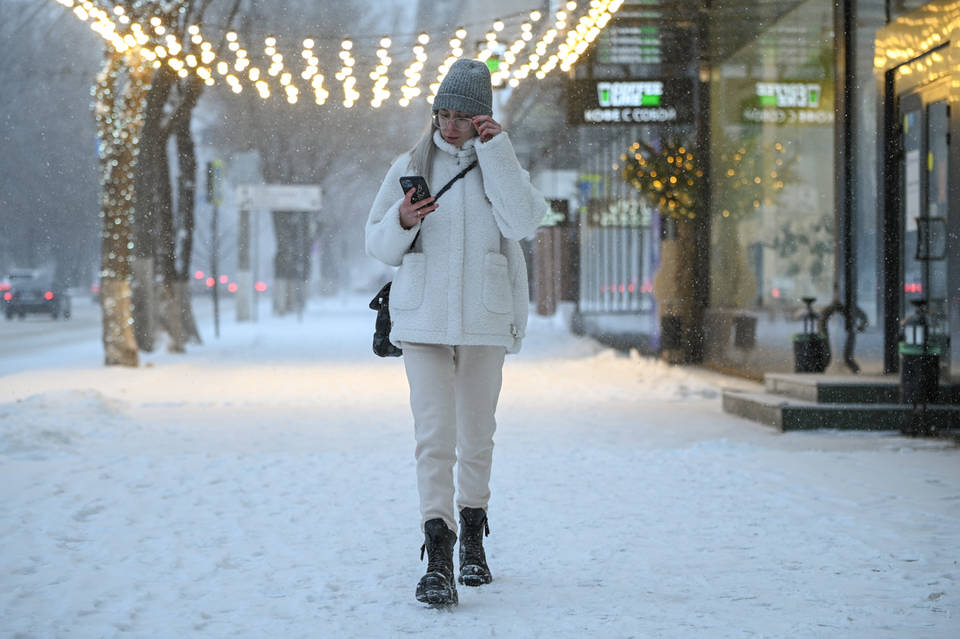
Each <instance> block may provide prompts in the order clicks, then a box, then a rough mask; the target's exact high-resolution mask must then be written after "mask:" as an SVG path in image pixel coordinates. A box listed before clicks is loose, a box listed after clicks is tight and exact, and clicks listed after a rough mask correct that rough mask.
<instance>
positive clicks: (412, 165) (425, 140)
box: [407, 119, 437, 184]
mask: <svg viewBox="0 0 960 639" xmlns="http://www.w3.org/2000/svg"><path fill="white" fill-rule="evenodd" d="M433 129H434V126H433V119H431V120H430V124H429V125H428V126H427V130H426V131H424V132H423V135H422V136H421V137H420V140H419V141H418V142H417V143H416V145H414V147H413V148H412V149H410V162H408V163H407V168H408V169H409V171H410V173H411V175H422V176H423V177H425V178H426V179H427V184H429V183H430V170H431V169H432V168H433V154H434V152H435V151H436V150H437V145H436V144H434V143H433Z"/></svg>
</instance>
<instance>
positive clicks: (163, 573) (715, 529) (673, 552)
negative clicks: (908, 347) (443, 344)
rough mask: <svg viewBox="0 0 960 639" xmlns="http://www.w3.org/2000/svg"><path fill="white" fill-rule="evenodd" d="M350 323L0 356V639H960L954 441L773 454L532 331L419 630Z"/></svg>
mask: <svg viewBox="0 0 960 639" xmlns="http://www.w3.org/2000/svg"><path fill="white" fill-rule="evenodd" d="M365 302H366V300H365V299H353V298H351V299H336V300H329V301H326V302H325V303H317V304H314V305H312V306H311V307H310V308H309V309H308V311H307V313H306V314H305V316H304V318H303V321H302V322H298V321H297V319H296V318H281V319H277V318H268V317H267V313H261V316H260V317H261V318H266V319H262V321H260V322H258V323H255V324H253V323H248V324H243V325H239V324H236V323H234V322H233V321H232V319H231V318H232V315H231V314H229V313H225V317H224V321H223V325H222V327H221V338H220V339H219V340H216V339H214V338H213V337H212V331H210V330H209V326H208V324H209V322H208V318H204V319H203V325H202V326H201V328H202V330H203V331H204V334H205V337H206V344H205V345H203V346H194V347H192V348H191V349H190V353H189V354H188V355H186V356H174V355H168V354H165V353H157V354H152V355H148V356H146V357H145V358H144V360H145V364H143V365H142V366H141V367H140V368H139V369H136V370H129V369H120V368H104V367H102V366H101V365H100V362H101V359H102V353H101V350H100V346H99V344H98V341H97V338H96V337H95V336H92V337H90V338H89V339H86V340H84V341H82V342H81V343H79V344H75V345H72V346H67V345H63V344H54V345H52V346H50V347H49V348H46V349H43V348H39V347H38V348H37V350H36V351H35V352H32V353H29V354H28V353H24V352H23V351H20V352H19V354H18V355H16V357H9V358H7V359H6V360H5V361H4V356H3V355H0V476H2V478H3V479H2V482H0V636H2V637H37V638H59V637H72V638H100V637H150V638H159V637H231V638H233V637H257V638H260V637H282V638H293V637H364V638H366V637H404V636H415V637H420V636H424V637H426V636H430V637H434V636H436V637H544V638H550V639H554V638H563V637H576V638H583V637H671V638H672V637H697V638H702V637H791V638H802V637H831V638H832V637H863V638H876V637H896V638H904V637H909V638H927V637H930V638H940V637H942V638H948V637H949V638H956V637H960V564H958V561H960V450H958V449H957V448H956V447H955V446H953V445H951V444H949V443H945V442H936V441H930V440H920V439H908V438H904V437H900V436H898V435H897V434H896V433H837V432H813V433H789V434H781V433H778V432H776V431H774V430H772V429H769V428H766V427H763V426H759V425H757V424H754V423H751V422H747V421H743V420H740V419H738V418H735V417H732V416H729V415H725V414H724V413H723V412H722V411H721V408H720V394H719V389H720V388H721V387H722V386H723V385H746V382H742V381H739V380H735V379H732V378H724V377H721V376H719V375H716V374H713V373H709V372H705V371H702V370H697V369H683V368H671V367H667V366H665V365H663V364H661V363H659V362H657V361H653V360H647V359H642V358H638V357H636V356H633V357H624V356H619V355H617V354H615V353H613V352H611V351H609V350H605V349H603V348H601V347H599V346H598V345H597V344H596V343H594V342H593V341H591V340H589V339H583V338H578V337H575V336H571V335H569V334H567V333H566V332H565V331H564V330H563V328H562V326H560V323H559V322H558V321H556V320H554V319H545V318H536V317H533V318H531V329H530V332H531V335H530V337H529V338H528V340H527V343H526V346H525V349H524V352H523V353H521V354H520V355H518V356H511V357H509V358H508V360H507V365H506V368H505V375H504V390H503V394H502V399H501V404H500V410H499V413H498V422H499V430H498V435H497V448H496V452H495V462H494V471H493V484H494V485H493V502H492V503H491V507H490V525H491V529H492V533H491V535H490V537H488V538H487V548H488V556H489V558H490V563H491V569H492V570H493V573H494V577H495V581H494V582H493V583H492V584H490V585H489V586H486V587H484V588H480V589H468V588H463V587H461V589H460V602H461V603H460V606H459V607H458V608H456V609H454V610H451V611H442V610H433V609H426V608H423V607H422V606H421V605H420V604H418V603H417V602H416V601H415V600H414V596H413V594H414V586H415V584H416V582H417V580H418V578H419V577H420V575H421V574H422V571H423V566H424V565H423V564H422V563H421V562H420V560H419V550H420V544H421V542H422V538H421V535H420V532H419V525H418V524H419V522H418V510H417V500H416V487H415V481H414V467H413V436H412V425H411V417H410V412H409V408H408V406H407V391H406V381H405V379H404V373H403V368H402V363H401V361H400V360H395V359H392V360H380V359H377V358H375V357H374V356H373V355H372V354H371V353H370V350H369V342H370V333H371V330H372V327H373V312H372V311H369V310H367V309H366V307H365ZM2 328H3V327H0V329H2ZM10 330H12V329H10ZM3 335H4V332H3V330H0V339H2V338H3Z"/></svg>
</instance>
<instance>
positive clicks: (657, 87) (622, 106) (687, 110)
mask: <svg viewBox="0 0 960 639" xmlns="http://www.w3.org/2000/svg"><path fill="white" fill-rule="evenodd" d="M567 104H568V113H567V116H568V118H567V119H568V122H569V123H570V124H688V123H691V122H693V82H692V81H691V80H690V79H689V78H670V79H652V80H650V79H643V80H640V79H638V80H573V81H571V83H570V93H569V99H568V100H567Z"/></svg>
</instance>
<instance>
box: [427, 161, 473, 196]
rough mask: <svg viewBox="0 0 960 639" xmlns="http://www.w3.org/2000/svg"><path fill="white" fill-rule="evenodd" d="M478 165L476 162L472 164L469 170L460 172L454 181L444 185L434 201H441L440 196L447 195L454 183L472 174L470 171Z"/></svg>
mask: <svg viewBox="0 0 960 639" xmlns="http://www.w3.org/2000/svg"><path fill="white" fill-rule="evenodd" d="M476 165H477V161H476V160H474V161H473V162H471V163H470V166H468V167H467V168H465V169H464V170H462V171H460V172H459V173H457V174H456V175H455V176H453V179H452V180H450V181H449V182H447V183H446V184H444V185H443V188H442V189H440V190H439V191H438V192H437V194H436V195H434V196H433V199H434V201H436V200H439V199H440V196H441V195H443V194H444V193H446V192H447V189H449V188H450V187H451V186H453V183H454V182H456V181H457V180H459V179H460V178H462V177H463V176H464V175H466V174H467V173H469V172H470V169H472V168H473V167H475V166H476Z"/></svg>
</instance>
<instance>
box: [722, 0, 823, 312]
mask: <svg viewBox="0 0 960 639" xmlns="http://www.w3.org/2000/svg"><path fill="white" fill-rule="evenodd" d="M832 12H833V7H832V3H830V2H827V1H826V0H810V1H808V2H805V3H803V4H801V5H799V6H798V7H797V8H796V9H795V10H793V11H792V12H790V13H789V14H787V15H785V16H784V17H783V18H782V19H781V20H779V21H778V22H777V23H776V24H775V25H773V26H771V27H770V28H769V29H768V30H767V31H766V32H765V33H764V34H762V35H761V36H760V37H759V38H757V39H756V40H755V41H753V42H752V43H750V44H749V45H747V46H746V47H744V48H743V49H742V50H740V51H739V52H738V53H736V54H735V55H734V56H732V57H731V58H729V59H728V60H726V61H725V62H723V63H722V64H720V65H718V67H717V68H715V69H714V77H713V82H712V83H711V84H712V94H711V105H712V116H711V163H712V164H711V175H712V180H711V182H712V188H713V192H712V207H711V235H712V237H711V307H712V308H713V309H736V310H752V311H756V310H760V309H764V310H768V311H771V312H772V313H771V315H770V316H771V317H777V316H778V314H777V313H776V311H781V310H782V311H787V312H792V311H793V310H794V309H796V308H797V307H798V306H799V305H800V298H802V297H807V296H810V297H816V298H818V299H819V300H821V301H826V300H829V298H830V297H831V296H832V292H833V280H834V232H835V229H834V219H835V216H834V208H835V206H834V171H833V166H834V64H833V55H834V53H833V52H834V40H833V13H832ZM787 316H788V315H787V314H784V315H783V317H784V318H785V317H787Z"/></svg>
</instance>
